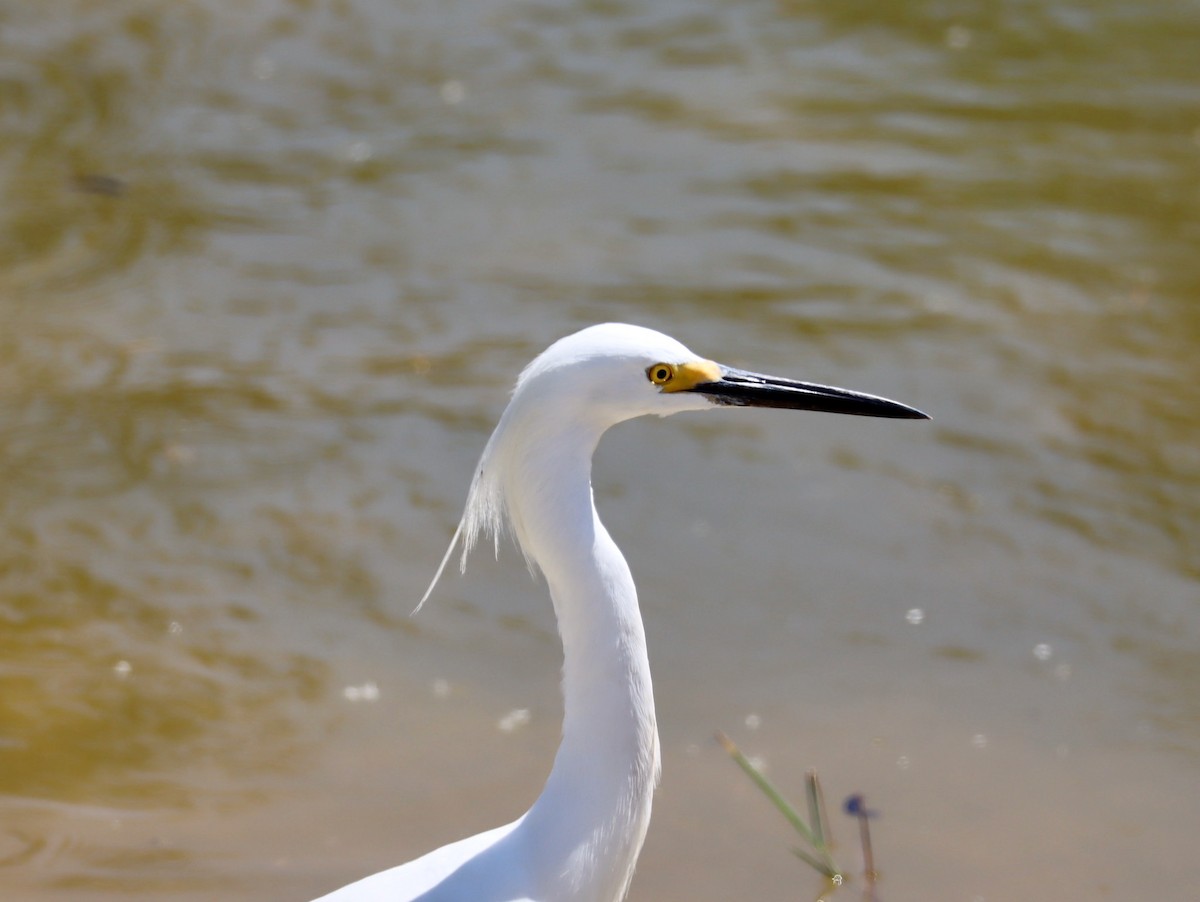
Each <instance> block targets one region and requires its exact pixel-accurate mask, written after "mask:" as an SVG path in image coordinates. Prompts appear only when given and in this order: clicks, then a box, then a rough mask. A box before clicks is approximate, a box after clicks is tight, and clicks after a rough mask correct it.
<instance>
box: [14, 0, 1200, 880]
mask: <svg viewBox="0 0 1200 902" xmlns="http://www.w3.org/2000/svg"><path fill="white" fill-rule="evenodd" d="M1197 47H1200V16H1197V14H1196V9H1195V7H1194V5H1193V4H1190V3H1185V2H1175V3H1172V2H1170V0H1165V2H1160V3H1155V4H1138V3H1130V2H1124V3H1121V2H1111V0H1100V2H1095V0H1088V2H1084V0H1074V2H1068V3H1058V4H1035V3H1024V2H1018V0H1008V2H1001V3H992V4H969V5H959V6H953V5H951V6H947V5H945V4H937V3H923V2H905V3H891V4H869V3H839V4H823V5H822V4H809V3H800V2H760V0H751V2H746V3H739V4H729V3H720V2H715V0H701V2H691V3H684V2H679V0H658V2H654V3H651V2H648V0H592V2H579V3H569V2H550V0H545V2H519V0H514V2H501V3H467V2H446V0H441V2H425V3H419V2H410V0H396V2H390V0H357V2H356V0H340V2H320V0H294V2H283V0H245V2H241V3H236V4H235V3H223V2H218V0H208V2H191V3H178V2H168V0H139V2H134V0H114V2H109V3H104V4H99V3H89V2H84V0H74V2H68V0H55V2H47V3H36V4H35V3H19V2H8V3H3V4H0V122H2V126H3V128H2V129H0V197H2V198H3V203H0V897H3V898H4V899H6V900H7V899H17V900H25V899H29V900H40V899H80V900H98V899H105V898H113V897H121V898H153V899H164V900H185V899H211V898H214V897H219V898H222V899H280V900H289V899H291V900H296V899H304V898H308V897H310V896H312V895H315V894H316V893H317V892H319V891H324V890H327V889H330V888H332V887H334V886H336V885H339V884H341V883H343V882H346V881H348V880H349V879H351V878H354V877H357V876H360V875H362V874H365V873H367V872H369V871H372V870H376V869H379V868H381V867H383V866H385V865H388V864H393V863H396V862H399V861H401V860H404V859H406V858H408V857H411V856H412V855H415V854H416V853H418V852H421V851H423V850H425V849H426V848H428V847H430V846H433V845H436V844H438V843H441V842H443V841H446V840H449V839H452V838H455V837H457V836H460V835H463V834H466V833H468V832H471V831H474V830H478V829H481V828H483V827H487V826H491V825H494V824H495V823H499V822H501V821H502V820H506V819H509V818H511V817H512V816H514V815H515V814H516V813H518V812H519V811H521V810H522V809H523V808H524V807H525V806H526V805H527V804H528V802H529V801H530V800H531V799H532V798H533V797H534V795H535V794H536V792H537V790H538V788H539V786H540V783H541V780H542V779H543V778H544V776H545V773H546V772H547V770H548V768H549V764H550V761H551V758H552V755H553V750H554V746H555V741H556V735H557V730H558V716H559V709H558V697H557V686H556V674H557V668H558V646H557V640H556V638H555V634H554V624H553V620H552V616H551V611H550V606H549V604H548V603H547V601H546V599H545V596H544V590H543V588H542V587H541V586H540V585H538V584H531V583H530V581H529V579H528V577H527V576H526V575H525V573H524V570H523V568H522V566H521V563H520V560H519V556H517V555H515V554H512V553H509V554H506V555H504V556H503V557H502V560H501V561H500V563H498V564H497V563H495V562H492V561H490V560H489V559H488V557H487V555H480V556H478V557H477V559H476V560H475V561H474V562H473V564H472V567H471V569H470V570H469V571H468V574H467V576H466V577H465V578H458V577H457V576H455V577H452V578H449V579H448V580H447V581H446V582H445V583H444V584H443V585H442V586H441V587H440V588H439V590H438V592H437V594H436V595H435V597H434V599H433V600H432V601H431V603H430V606H429V607H428V608H427V609H426V610H425V611H424V612H422V614H421V616H420V617H419V618H416V619H414V620H410V619H408V618H407V616H406V614H407V611H408V610H409V609H410V608H411V607H412V604H413V602H414V601H415V599H416V598H418V597H419V596H420V593H421V592H422V591H423V590H424V587H425V585H426V583H427V581H428V578H429V577H430V576H431V575H432V572H433V569H434V567H435V565H436V563H437V561H438V560H439V558H440V555H441V552H442V550H443V548H444V544H445V542H446V541H447V540H448V538H449V535H450V533H451V531H452V529H453V525H454V522H455V520H456V518H457V516H458V511H459V507H460V505H461V503H462V500H463V498H464V496H465V491H466V485H467V481H468V477H469V473H470V470H471V467H472V465H473V463H474V460H475V457H476V456H477V454H478V453H479V451H480V449H481V448H482V445H483V442H484V440H485V439H486V436H487V434H488V431H489V430H490V428H491V425H492V423H493V422H494V420H495V418H496V417H497V416H498V414H499V412H500V410H501V409H502V407H503V404H504V400H505V396H506V393H507V390H508V386H509V384H510V383H511V380H512V379H513V377H514V376H515V374H516V373H517V371H518V370H519V369H520V367H521V366H522V365H523V363H524V362H525V361H526V360H527V359H528V358H530V357H531V356H532V355H533V354H535V353H536V352H537V351H539V350H540V349H541V348H543V347H544V346H545V345H546V344H548V343H549V342H550V341H551V340H553V339H554V338H556V337H558V336H560V335H562V334H565V333H567V332H570V331H573V330H574V329H576V328H579V327H580V326H582V325H585V324H587V323H589V322H593V321H597V320H604V319H620V320H629V321H634V322H639V323H643V324H646V325H651V326H655V327H658V328H662V329H664V330H665V331H668V332H671V333H672V334H674V335H676V336H677V337H679V338H680V339H682V340H683V341H685V342H686V343H688V344H689V345H691V346H692V347H693V348H694V349H696V350H697V351H700V352H702V353H705V354H709V355H711V356H713V357H717V358H719V359H722V360H725V361H727V362H729V363H731V364H741V365H746V366H753V367H755V368H759V369H762V370H766V371H777V372H781V373H787V374H793V375H797V376H801V377H805V378H811V379H817V380H821V381H829V382H834V383H838V384H845V385H849V386H853V387H859V388H863V389H865V390H869V391H876V392H879V393H883V394H887V395H891V396H894V397H897V398H899V399H901V400H904V401H908V402H910V403H913V404H916V405H918V406H921V407H923V408H925V409H927V410H929V411H930V412H932V413H933V415H934V417H935V420H934V422H933V423H932V424H925V425H919V424H897V423H877V422H864V421H851V420H849V419H844V420H843V419H839V418H833V417H819V416H816V415H812V416H802V415H795V416H788V415H783V414H776V415H772V414H771V413H766V412H763V413H759V412H753V413H751V412H726V413H723V414H721V415H716V414H714V415H711V416H708V417H692V418H687V417H677V418H674V419H672V420H671V421H666V422H653V423H651V422H646V423H638V424H631V425H629V426H626V427H623V428H621V429H620V430H617V431H616V433H615V434H614V435H613V436H611V437H610V438H609V439H608V440H606V442H605V444H604V446H603V447H602V448H601V451H600V455H599V461H598V465H597V496H598V499H599V502H600V505H601V509H602V512H603V513H604V515H605V517H606V519H607V521H608V523H609V526H610V529H611V531H612V532H613V534H614V535H615V536H616V538H617V539H618V541H619V542H620V543H621V544H622V545H623V546H624V548H625V549H626V551H627V553H628V556H629V558H630V562H631V564H632V567H633V571H634V574H635V576H636V578H637V579H638V581H639V585H640V589H641V594H642V600H643V606H644V612H645V616H646V620H647V630H648V634H649V640H650V644H651V661H652V664H653V666H654V672H655V679H656V688H657V695H658V705H659V716H660V724H661V728H662V733H663V741H664V767H665V778H664V784H663V787H662V790H661V792H660V794H659V797H658V800H657V804H656V810H655V819H654V823H653V825H652V827H651V832H650V838H649V841H648V844H647V847H646V851H645V853H644V855H643V857H642V862H641V865H640V867H639V871H638V876H637V878H636V880H635V882H634V887H633V893H632V896H631V898H632V899H633V900H664V902H665V900H674V899H689V900H691V899H696V900H701V899H705V900H707V899H712V900H729V899H763V900H768V899H784V898H789V899H794V898H801V899H803V898H811V897H812V896H813V895H814V894H815V892H816V885H815V881H814V879H813V878H812V877H811V875H810V874H809V873H807V872H806V871H804V870H803V869H802V866H801V865H800V863H799V862H797V861H795V860H794V859H793V858H792V857H791V856H790V855H789V854H788V852H787V847H788V844H789V837H788V835H787V832H786V829H785V828H784V826H783V825H781V824H780V823H779V822H778V818H777V816H776V815H775V814H774V812H773V811H771V810H770V809H769V808H768V807H767V805H766V803H765V802H764V801H763V800H762V799H761V798H759V797H758V796H757V795H756V794H755V792H754V790H753V789H752V788H751V787H750V786H749V785H748V784H747V783H746V782H745V780H744V779H743V778H742V776H741V775H740V774H739V773H738V772H737V771H736V770H735V768H734V767H733V766H732V765H731V764H730V763H729V762H728V760H727V759H725V758H724V756H723V754H722V753H721V752H720V751H719V750H718V749H717V748H716V747H715V745H714V744H713V743H712V742H711V739H710V737H711V734H712V731H713V730H714V729H716V728H718V727H720V728H724V729H726V730H727V731H729V732H730V733H731V734H732V735H733V736H734V737H735V738H736V739H737V740H738V741H739V743H741V744H742V746H743V747H744V748H745V749H746V750H747V752H749V753H751V754H754V755H757V756H760V757H761V758H762V759H763V760H764V761H765V762H766V764H767V765H768V767H769V769H770V773H771V774H772V775H773V776H774V777H775V778H776V779H777V780H778V781H779V782H780V783H781V784H782V785H783V786H784V787H785V788H786V789H788V790H789V791H792V792H794V793H795V794H796V795H799V794H800V790H801V777H802V774H803V771H804V769H805V768H807V767H813V766H815V767H817V768H818V769H819V770H820V771H821V773H822V775H823V778H824V782H825V785H826V791H827V793H828V794H829V795H830V797H831V799H833V800H837V799H840V798H841V797H842V796H844V795H846V794H849V793H850V792H852V791H862V792H865V793H866V795H867V798H868V800H869V803H870V804H871V805H872V807H875V808H879V809H881V810H882V817H881V818H880V819H879V820H878V821H877V824H876V852H877V857H878V859H879V864H880V866H881V868H882V870H883V883H882V885H881V893H882V896H883V897H884V898H887V899H895V900H899V899H915V898H923V899H946V900H988V902H991V900H998V899H1013V898H1022V899H1048V900H1050V899H1052V900H1060V899H1084V898H1086V899H1105V898H1112V899H1117V898H1131V897H1135V896H1136V897H1139V898H1141V897H1145V896H1150V897H1152V898H1156V899H1179V900H1183V899H1191V898H1194V896H1195V888H1196V886H1198V885H1200V862H1198V861H1197V858H1196V856H1195V855H1194V853H1193V851H1192V847H1193V845H1194V838H1195V835H1196V833H1197V831H1198V830H1200V794H1198V792H1197V786H1198V785H1200V783H1198V777H1200V651H1198V650H1197V649H1200V542H1198V540H1197V538H1196V530H1197V523H1198V521H1200V490H1198V489H1197V485H1198V483H1200V451H1198V448H1200V354H1198V353H1197V350H1196V349H1197V347H1198V343H1200V312H1198V308H1197V303H1196V302H1197V300H1198V299H1200V255H1198V254H1197V248H1198V247H1200V68H1198V66H1197V54H1196V48H1197ZM648 448H651V449H653V451H654V453H647V449H648ZM664 523H667V524H670V526H671V528H670V529H663V528H662V525H663V524H664ZM521 709H528V711H529V715H528V723H527V724H525V725H524V726H522V725H521V722H522V718H511V719H510V720H509V721H507V722H506V723H507V724H509V725H510V726H514V727H515V728H514V729H512V730H511V731H509V732H506V731H505V730H502V729H500V724H501V722H502V721H504V718H505V717H506V715H509V714H510V712H513V711H514V710H521ZM835 826H836V827H838V828H839V829H840V832H841V835H842V836H843V838H844V839H846V840H848V839H849V838H850V836H851V835H852V825H851V824H850V823H849V822H848V821H845V820H844V819H841V818H839V819H838V821H836V822H835ZM844 857H847V858H849V859H853V857H854V853H853V851H852V849H848V850H847V851H846V852H845V853H844Z"/></svg>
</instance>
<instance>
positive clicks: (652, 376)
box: [320, 323, 924, 902]
mask: <svg viewBox="0 0 1200 902" xmlns="http://www.w3.org/2000/svg"><path fill="white" fill-rule="evenodd" d="M714 404H718V405H734V406H746V405H752V406H770V407H789V408H800V409H827V410H836V411H839V412H845V413H859V414H865V415H872V416H892V417H908V418H915V417H923V416H924V415H923V414H920V413H919V412H918V411H914V410H912V408H907V407H904V406H903V405H899V404H895V402H890V401H885V400H883V399H880V398H875V397H874V396H870V395H859V394H855V393H852V392H845V391H843V390H841V389H829V388H826V387H824V386H816V385H810V384H806V383H797V382H792V381H790V380H781V379H772V378H771V377H760V376H756V375H754V374H750V373H744V372H742V371H739V370H732V369H730V368H728V367H721V366H720V365H718V364H715V363H713V362H712V361H708V360H703V359H702V358H699V357H697V356H696V355H695V354H693V353H692V352H691V351H689V350H688V349H687V348H686V347H684V346H683V345H682V344H680V343H679V342H677V341H675V340H674V339H671V338H669V337H667V336H665V335H662V334H660V333H658V332H654V331H652V330H649V329H642V328H639V327H636V326H627V325H622V324H615V323H609V324H605V325H601V326H592V327H590V328H588V329H584V330H583V331H581V332H577V333H575V334H574V335H570V336H567V337H566V338H563V339H561V340H559V341H558V342H556V343H555V344H553V345H551V347H550V348H549V349H547V350H546V351H545V352H544V353H542V354H541V355H540V356H538V357H537V358H536V359H535V360H534V361H533V362H532V363H531V364H530V365H529V366H528V367H527V368H526V369H525V371H524V372H523V373H522V374H521V377H520V378H519V379H518V381H517V387H516V389H515V390H514V393H513V398H512V400H511V402H510V403H509V405H508V408H507V409H506V410H505V412H504V415H503V416H502V417H501V420H500V423H499V425H498V426H497V427H496V430H495V432H494V433H493V434H492V437H491V439H490V440H489V442H488V444H487V447H486V448H485V450H484V452H483V456H482V458H481V460H480V463H479V467H478V468H477V470H476V473H475V477H474V480H473V482H472V485H471V491H470V495H469V497H468V501H467V508H466V512H465V514H464V516H463V520H462V523H461V524H460V526H459V532H457V533H456V534H455V540H457V539H458V538H459V536H460V535H462V537H463V539H464V551H463V554H464V562H465V556H466V553H467V551H468V550H469V549H470V548H471V546H472V545H473V544H474V542H475V540H476V538H478V537H479V536H480V535H481V534H482V533H488V534H490V535H492V536H494V537H496V540H497V541H498V537H499V534H500V532H501V531H502V530H503V529H504V528H505V527H507V528H509V529H511V531H512V533H513V535H514V537H515V538H516V541H517V543H518V544H519V546H520V547H521V550H522V551H523V552H524V554H525V556H526V558H527V559H528V560H529V561H530V562H531V563H532V564H534V565H536V567H537V569H539V570H540V571H541V572H542V574H543V575H544V576H545V579H546V582H547V584H548V586H549V589H550V595H551V598H552V599H553V602H554V610H555V614H556V616H557V618H558V628H559V634H560V636H561V638H562V643H563V710H564V720H563V731H562V742H561V744H560V746H559V749H558V753H557V755H556V756H555V759H554V766H553V768H552V769H551V772H550V776H549V778H548V779H547V781H546V785H545V788H544V789H543V790H542V793H541V795H540V796H539V797H538V799H537V800H536V801H535V802H534V804H533V806H532V807H531V808H530V809H529V811H528V812H526V813H525V814H524V815H523V816H522V817H520V818H519V819H517V820H516V821H514V822H513V823H511V824H508V825H506V826H504V827H499V828H496V829H494V830H489V831H487V832H485V833H481V834H478V835H476V836H472V837H470V838H468V839H464V840H460V841H459V842H455V843H451V844H450V845H447V846H443V847H441V848H439V849H436V850H435V851H433V852H430V853H428V854H427V855H424V856H422V857H421V858H417V859H415V860H413V861H410V862H409V863H407V864H403V865H400V866H398V867H395V868H392V869H390V870H386V871H382V872H380V873H378V874H375V875H373V876H371V877H367V878H365V879H363V880H360V881H358V882H357V883H353V884H350V885H349V886H346V887H344V888H343V889H341V890H338V891H336V892H334V893H331V894H330V895H328V896H324V897H322V900H320V902H368V900H369V902H385V900H386V902H619V900H620V899H622V898H623V897H624V895H625V892H626V890H627V888H628V886H629V881H630V879H631V878H632V876H633V868H634V864H635V863H636V861H637V856H638V853H639V851H640V850H641V847H642V842H643V840H644V839H645V836H646V829H647V827H648V826H649V823H650V804H651V797H652V795H653V792H654V787H655V785H656V783H657V782H658V774H659V748H658V732H657V725H656V721H655V715H654V697H653V692H652V689H651V683H650V666H649V661H648V659H647V655H646V639H645V634H644V631H643V627H642V618H641V613H640V610H639V608H638V600H637V591H636V589H635V587H634V583H633V578H632V576H631V575H630V572H629V567H628V565H627V564H626V562H625V559H624V557H623V556H622V555H621V552H620V550H619V549H618V548H617V546H616V544H615V543H614V542H613V540H612V538H611V537H610V536H609V534H608V531H607V530H606V529H605V528H604V525H603V524H602V523H601V522H600V518H599V516H598V514H597V513H596V508H595V505H594V503H593V501H592V487H591V462H592V454H593V452H594V451H595V448H596V445H597V444H598V442H599V441H600V437H601V435H603V433H604V432H605V431H606V430H607V429H608V428H609V427H610V426H613V425H615V424H616V423H619V422H621V421H622V420H626V419H631V418H633V417H637V416H643V415H646V414H658V415H660V416H666V415H669V414H672V413H677V412H680V411H684V410H701V409H705V408H709V407H712V406H713V405H714ZM454 545H455V542H452V543H451V550H450V551H448V552H447V558H448V557H449V555H450V553H451V552H452V551H453V548H454ZM444 565H445V560H443V566H444ZM438 573H439V575H440V573H441V570H440V569H439V571H438ZM435 582H436V577H435ZM430 589H432V586H431V587H430ZM426 595H428V593H426Z"/></svg>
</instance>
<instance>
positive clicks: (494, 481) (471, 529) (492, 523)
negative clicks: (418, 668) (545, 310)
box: [413, 359, 538, 614]
mask: <svg viewBox="0 0 1200 902" xmlns="http://www.w3.org/2000/svg"><path fill="white" fill-rule="evenodd" d="M537 362H538V361H537V359H535V360H533V361H531V362H530V363H529V364H527V365H526V367H525V369H523V370H522V371H521V375H519V376H518V377H517V383H516V385H515V386H513V390H512V396H513V397H515V396H516V395H517V393H518V392H520V390H521V386H523V385H524V384H525V382H526V381H527V380H528V378H529V375H530V373H531V372H532V371H533V370H534V365H535V364H536V363H537ZM508 419H509V417H508V411H507V410H506V411H505V414H504V415H503V416H501V417H500V422H499V423H497V424H496V429H495V431H494V432H493V433H492V435H491V438H489V439H488V443H487V444H486V445H485V446H484V448H483V453H482V454H481V455H480V456H479V463H478V464H477V465H476V467H475V475H474V476H473V477H472V479H471V488H470V490H469V491H468V492H467V503H466V506H465V507H464V508H463V515H462V518H461V519H460V520H459V521H458V526H457V527H455V530H454V535H453V536H451V537H450V545H449V547H448V548H447V549H446V553H445V554H444V555H442V562H441V563H440V564H438V568H437V572H435V573H434V574H433V580H432V581H431V582H430V583H429V588H427V589H426V590H425V594H424V595H422V596H421V600H420V601H419V602H417V606H416V607H415V608H413V613H414V614H416V613H418V612H419V611H420V610H421V608H423V607H424V606H425V602H426V601H428V600H429V596H430V595H432V594H433V590H434V588H435V587H436V586H437V584H438V581H439V580H440V579H441V578H442V574H443V573H444V572H445V570H446V565H447V564H448V563H449V562H450V558H451V557H452V556H453V555H454V549H455V548H456V547H457V546H458V543H459V541H460V540H461V541H462V555H461V556H460V557H459V561H458V571H459V572H460V573H466V571H467V557H468V556H469V555H470V554H471V551H472V550H473V549H474V548H475V545H476V543H478V541H479V538H480V536H484V535H487V536H490V537H491V539H492V544H493V546H494V548H495V552H496V557H499V556H500V536H501V535H503V534H504V533H505V532H510V531H512V528H513V524H512V521H511V519H510V518H509V514H508V505H507V504H506V503H505V499H504V489H503V486H502V484H501V481H500V469H501V468H500V466H499V463H498V461H496V460H495V458H496V457H497V456H498V453H499V445H500V437H501V436H502V435H503V434H504V432H505V426H506V425H507V424H508ZM520 547H521V552H522V554H524V555H525V563H526V564H527V565H528V566H529V569H530V570H531V571H532V570H533V569H534V566H535V565H534V562H533V560H532V559H531V558H530V557H529V555H528V554H527V553H526V552H525V548H524V546H520Z"/></svg>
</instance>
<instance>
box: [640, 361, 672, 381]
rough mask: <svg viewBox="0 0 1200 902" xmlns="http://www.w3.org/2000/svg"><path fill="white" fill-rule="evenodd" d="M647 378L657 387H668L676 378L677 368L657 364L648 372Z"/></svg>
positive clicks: (665, 364) (667, 364) (666, 364)
mask: <svg viewBox="0 0 1200 902" xmlns="http://www.w3.org/2000/svg"><path fill="white" fill-rule="evenodd" d="M646 376H647V377H648V378H649V379H650V381H651V382H653V383H654V384H655V385H667V384H668V383H669V382H670V381H671V380H672V379H674V378H675V367H673V366H672V365H671V364H669V363H656V364H654V366H652V367H650V368H649V369H648V370H646Z"/></svg>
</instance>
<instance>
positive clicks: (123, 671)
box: [113, 661, 133, 680]
mask: <svg viewBox="0 0 1200 902" xmlns="http://www.w3.org/2000/svg"><path fill="white" fill-rule="evenodd" d="M113 673H115V674H116V675H117V677H118V678H119V679H122V680H123V679H125V678H126V677H127V676H129V674H131V673H133V665H132V664H130V663H129V662H128V661H118V662H117V663H116V664H114V665H113Z"/></svg>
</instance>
